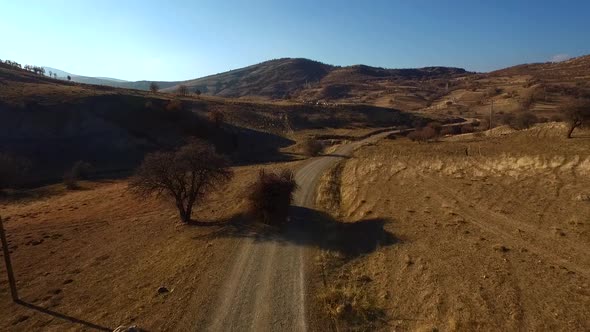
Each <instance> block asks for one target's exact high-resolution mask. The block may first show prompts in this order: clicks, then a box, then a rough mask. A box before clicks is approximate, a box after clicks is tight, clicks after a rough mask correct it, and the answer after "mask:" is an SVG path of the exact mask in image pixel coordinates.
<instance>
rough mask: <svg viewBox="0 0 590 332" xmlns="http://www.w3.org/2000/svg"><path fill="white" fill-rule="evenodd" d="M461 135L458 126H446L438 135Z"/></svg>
mask: <svg viewBox="0 0 590 332" xmlns="http://www.w3.org/2000/svg"><path fill="white" fill-rule="evenodd" d="M460 133H461V127H459V126H448V127H443V128H442V129H441V130H440V134H441V135H443V136H448V135H457V134H460Z"/></svg>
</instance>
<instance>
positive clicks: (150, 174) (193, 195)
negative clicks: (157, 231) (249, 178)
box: [129, 140, 233, 223]
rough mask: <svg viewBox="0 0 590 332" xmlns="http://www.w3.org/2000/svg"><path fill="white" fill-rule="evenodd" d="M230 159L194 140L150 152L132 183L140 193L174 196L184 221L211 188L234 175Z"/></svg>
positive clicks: (132, 188) (187, 220) (205, 144)
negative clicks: (165, 150) (168, 150)
mask: <svg viewBox="0 0 590 332" xmlns="http://www.w3.org/2000/svg"><path fill="white" fill-rule="evenodd" d="M232 175H233V173H232V171H231V169H230V168H229V162H228V161H227V159H225V158H224V157H222V156H220V155H218V154H217V153H215V150H214V149H213V147H212V146H211V145H209V144H207V143H205V142H203V141H200V140H194V141H192V142H190V143H189V144H187V145H185V146H183V147H181V148H180V149H178V150H176V151H174V152H156V153H151V154H148V155H147V156H146V157H145V159H144V161H143V163H142V164H141V166H139V168H138V169H137V172H136V174H135V176H134V177H133V178H132V180H131V181H130V183H129V187H130V189H131V190H132V191H133V192H134V193H136V194H138V195H141V196H144V197H145V196H150V195H154V194H155V195H156V196H166V197H168V198H172V199H173V200H174V202H175V204H176V207H177V209H178V213H179V215H180V219H181V220H182V222H184V223H188V222H190V221H191V215H192V210H193V206H194V205H195V204H196V203H198V202H199V201H200V200H201V199H202V198H203V197H204V196H205V195H206V194H207V193H208V192H209V191H211V190H214V189H216V188H217V186H219V185H220V184H222V183H224V182H226V181H228V180H229V179H231V177H232Z"/></svg>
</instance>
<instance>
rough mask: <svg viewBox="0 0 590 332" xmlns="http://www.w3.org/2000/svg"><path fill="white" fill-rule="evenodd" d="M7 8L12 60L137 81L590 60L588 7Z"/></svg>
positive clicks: (140, 2) (110, 4)
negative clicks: (252, 70) (301, 62)
mask: <svg viewBox="0 0 590 332" xmlns="http://www.w3.org/2000/svg"><path fill="white" fill-rule="evenodd" d="M287 2H288V3H287ZM0 11H1V12H2V14H1V19H0V31H1V35H2V37H1V38H0V59H11V60H15V61H18V62H20V63H23V64H36V65H44V66H50V67H55V68H59V69H62V70H65V71H68V72H71V73H75V74H80V75H88V76H106V77H114V78H121V79H127V80H140V79H147V80H181V79H190V78H195V77H200V76H204V75H208V74H214V73H219V72H223V71H227V70H230V69H236V68H239V67H243V66H247V65H250V64H254V63H258V62H262V61H265V60H269V59H273V58H281V57H305V58H310V59H314V60H319V61H322V62H325V63H330V64H336V65H351V64H359V63H362V64H367V65H373V66H381V67H390V68H408V67H423V66H433V65H444V66H457V67H463V68H466V69H468V70H473V71H489V70H493V69H498V68H503V67H507V66H511V65H515V64H520V63H525V62H544V61H548V60H550V59H551V58H552V57H554V56H559V57H563V56H561V55H567V56H579V55H584V54H588V53H590V19H589V16H588V15H589V14H590V1H588V0H583V1H575V0H572V1H556V0H553V1H543V0H535V1H518V0H507V1H500V0H486V1H479V0H470V1H450V0H449V1H442V0H441V1H439V0H432V1H425V0H407V1H395V0H389V1H380V0H379V1H378V0H374V1H371V0H365V1H345V0H340V1H332V0H329V1H328V0H326V1H322V0H315V1H314V0H298V1H280V0H274V1H270V0H244V1H222V0H217V1H215V0H212V1H209V0H203V1H197V0H192V1H191V0H187V1H180V0H177V1H174V0H168V1H161V0H117V1H112V0H95V1H89V0H71V1H66V0H39V1H28V0H0Z"/></svg>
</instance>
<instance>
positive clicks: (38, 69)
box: [0, 60, 72, 81]
mask: <svg viewBox="0 0 590 332" xmlns="http://www.w3.org/2000/svg"><path fill="white" fill-rule="evenodd" d="M0 63H3V64H5V65H7V66H10V67H13V68H18V69H24V70H26V71H30V72H32V73H35V74H37V75H45V74H46V72H45V68H43V67H39V66H33V65H24V66H22V65H21V64H20V63H18V62H16V61H11V60H4V61H2V60H0ZM47 74H48V76H49V77H52V78H55V79H57V73H54V72H52V71H51V70H50V71H49V72H48V73H47ZM67 79H68V81H71V80H72V77H71V76H70V75H68V76H67Z"/></svg>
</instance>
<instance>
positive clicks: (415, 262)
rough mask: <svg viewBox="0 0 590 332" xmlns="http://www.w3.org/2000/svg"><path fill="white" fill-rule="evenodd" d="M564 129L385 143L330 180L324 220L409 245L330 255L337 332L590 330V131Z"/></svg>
mask: <svg viewBox="0 0 590 332" xmlns="http://www.w3.org/2000/svg"><path fill="white" fill-rule="evenodd" d="M565 130H566V129H565V127H564V126H563V125H561V124H557V123H550V124H545V125H539V126H536V127H534V128H532V129H529V130H525V131H518V132H514V131H513V130H510V129H506V128H497V129H495V130H493V131H491V132H486V133H484V134H483V135H482V134H476V135H473V134H467V135H460V136H455V137H450V138H447V139H443V140H441V141H439V142H433V143H427V144H426V143H423V144H420V143H414V142H410V141H409V140H407V139H403V138H402V139H397V140H384V141H381V142H379V143H377V144H374V145H370V146H365V147H363V148H361V149H359V150H357V152H356V153H355V154H354V157H353V158H351V159H346V160H344V161H342V162H341V163H340V164H339V166H337V167H335V168H334V169H332V170H331V172H329V174H326V175H325V176H324V178H323V182H322V184H321V186H320V188H319V195H318V200H317V202H318V208H323V209H325V210H327V211H330V213H331V214H332V215H333V217H334V218H336V219H338V220H340V221H343V222H346V223H356V222H359V221H361V220H367V219H370V220H384V221H385V226H384V231H385V233H387V234H388V236H393V237H394V238H395V239H397V240H396V242H395V243H393V244H391V243H390V244H384V245H381V246H378V247H377V248H375V250H374V251H371V252H369V253H367V254H365V255H362V256H359V257H346V256H342V255H341V254H338V253H334V252H324V253H323V254H322V255H321V256H320V257H318V259H317V260H318V262H319V264H320V266H321V270H323V271H324V273H325V275H326V277H325V278H327V280H328V281H327V282H326V284H328V285H332V286H330V287H332V288H333V287H334V286H333V285H337V287H339V289H336V291H337V292H339V293H338V294H340V295H341V298H342V299H344V300H341V303H342V305H343V306H342V307H341V308H344V309H342V310H341V311H338V310H336V313H335V314H333V315H332V317H333V318H334V322H335V324H338V323H339V322H340V324H344V323H345V322H346V323H347V324H350V321H349V317H350V316H349V315H348V314H347V312H355V310H358V311H359V312H361V313H365V314H370V315H369V316H367V317H375V315H376V313H381V314H382V315H383V316H386V317H387V318H386V319H383V320H382V321H381V320H375V319H372V320H370V319H365V320H364V321H363V320H362V319H361V321H362V323H363V324H365V325H364V326H365V327H366V326H370V327H371V329H377V330H387V331H389V330H419V331H433V330H439V331H454V330H458V331H473V330H487V331H498V330H504V331H506V330H553V331H555V330H561V331H585V330H588V329H590V256H589V255H588V253H589V252H590V219H589V218H590V154H589V152H588V146H589V144H590V132H588V131H585V132H578V134H577V137H576V138H574V139H571V140H567V139H565V138H564V135H565V134H564V133H565ZM362 236H363V235H361V234H359V238H362ZM324 288H325V287H324ZM320 289H322V287H320ZM324 291H326V290H324ZM326 292H330V291H329V290H328V291H326ZM332 292H334V290H332ZM342 294H345V295H346V294H348V295H347V296H344V295H342ZM363 299H364V300H363ZM324 300H325V299H324V298H320V300H319V301H320V304H319V305H320V306H321V305H322V301H324ZM368 304H370V305H368ZM347 306H349V307H351V308H348V311H347V309H346V308H347ZM355 306H356V307H355ZM357 307H358V308H357ZM336 309H338V307H336ZM343 312H344V313H343ZM371 315H373V316H371ZM361 316H362V315H361ZM365 318H366V317H365ZM375 322H377V323H375ZM341 326H344V325H341Z"/></svg>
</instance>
